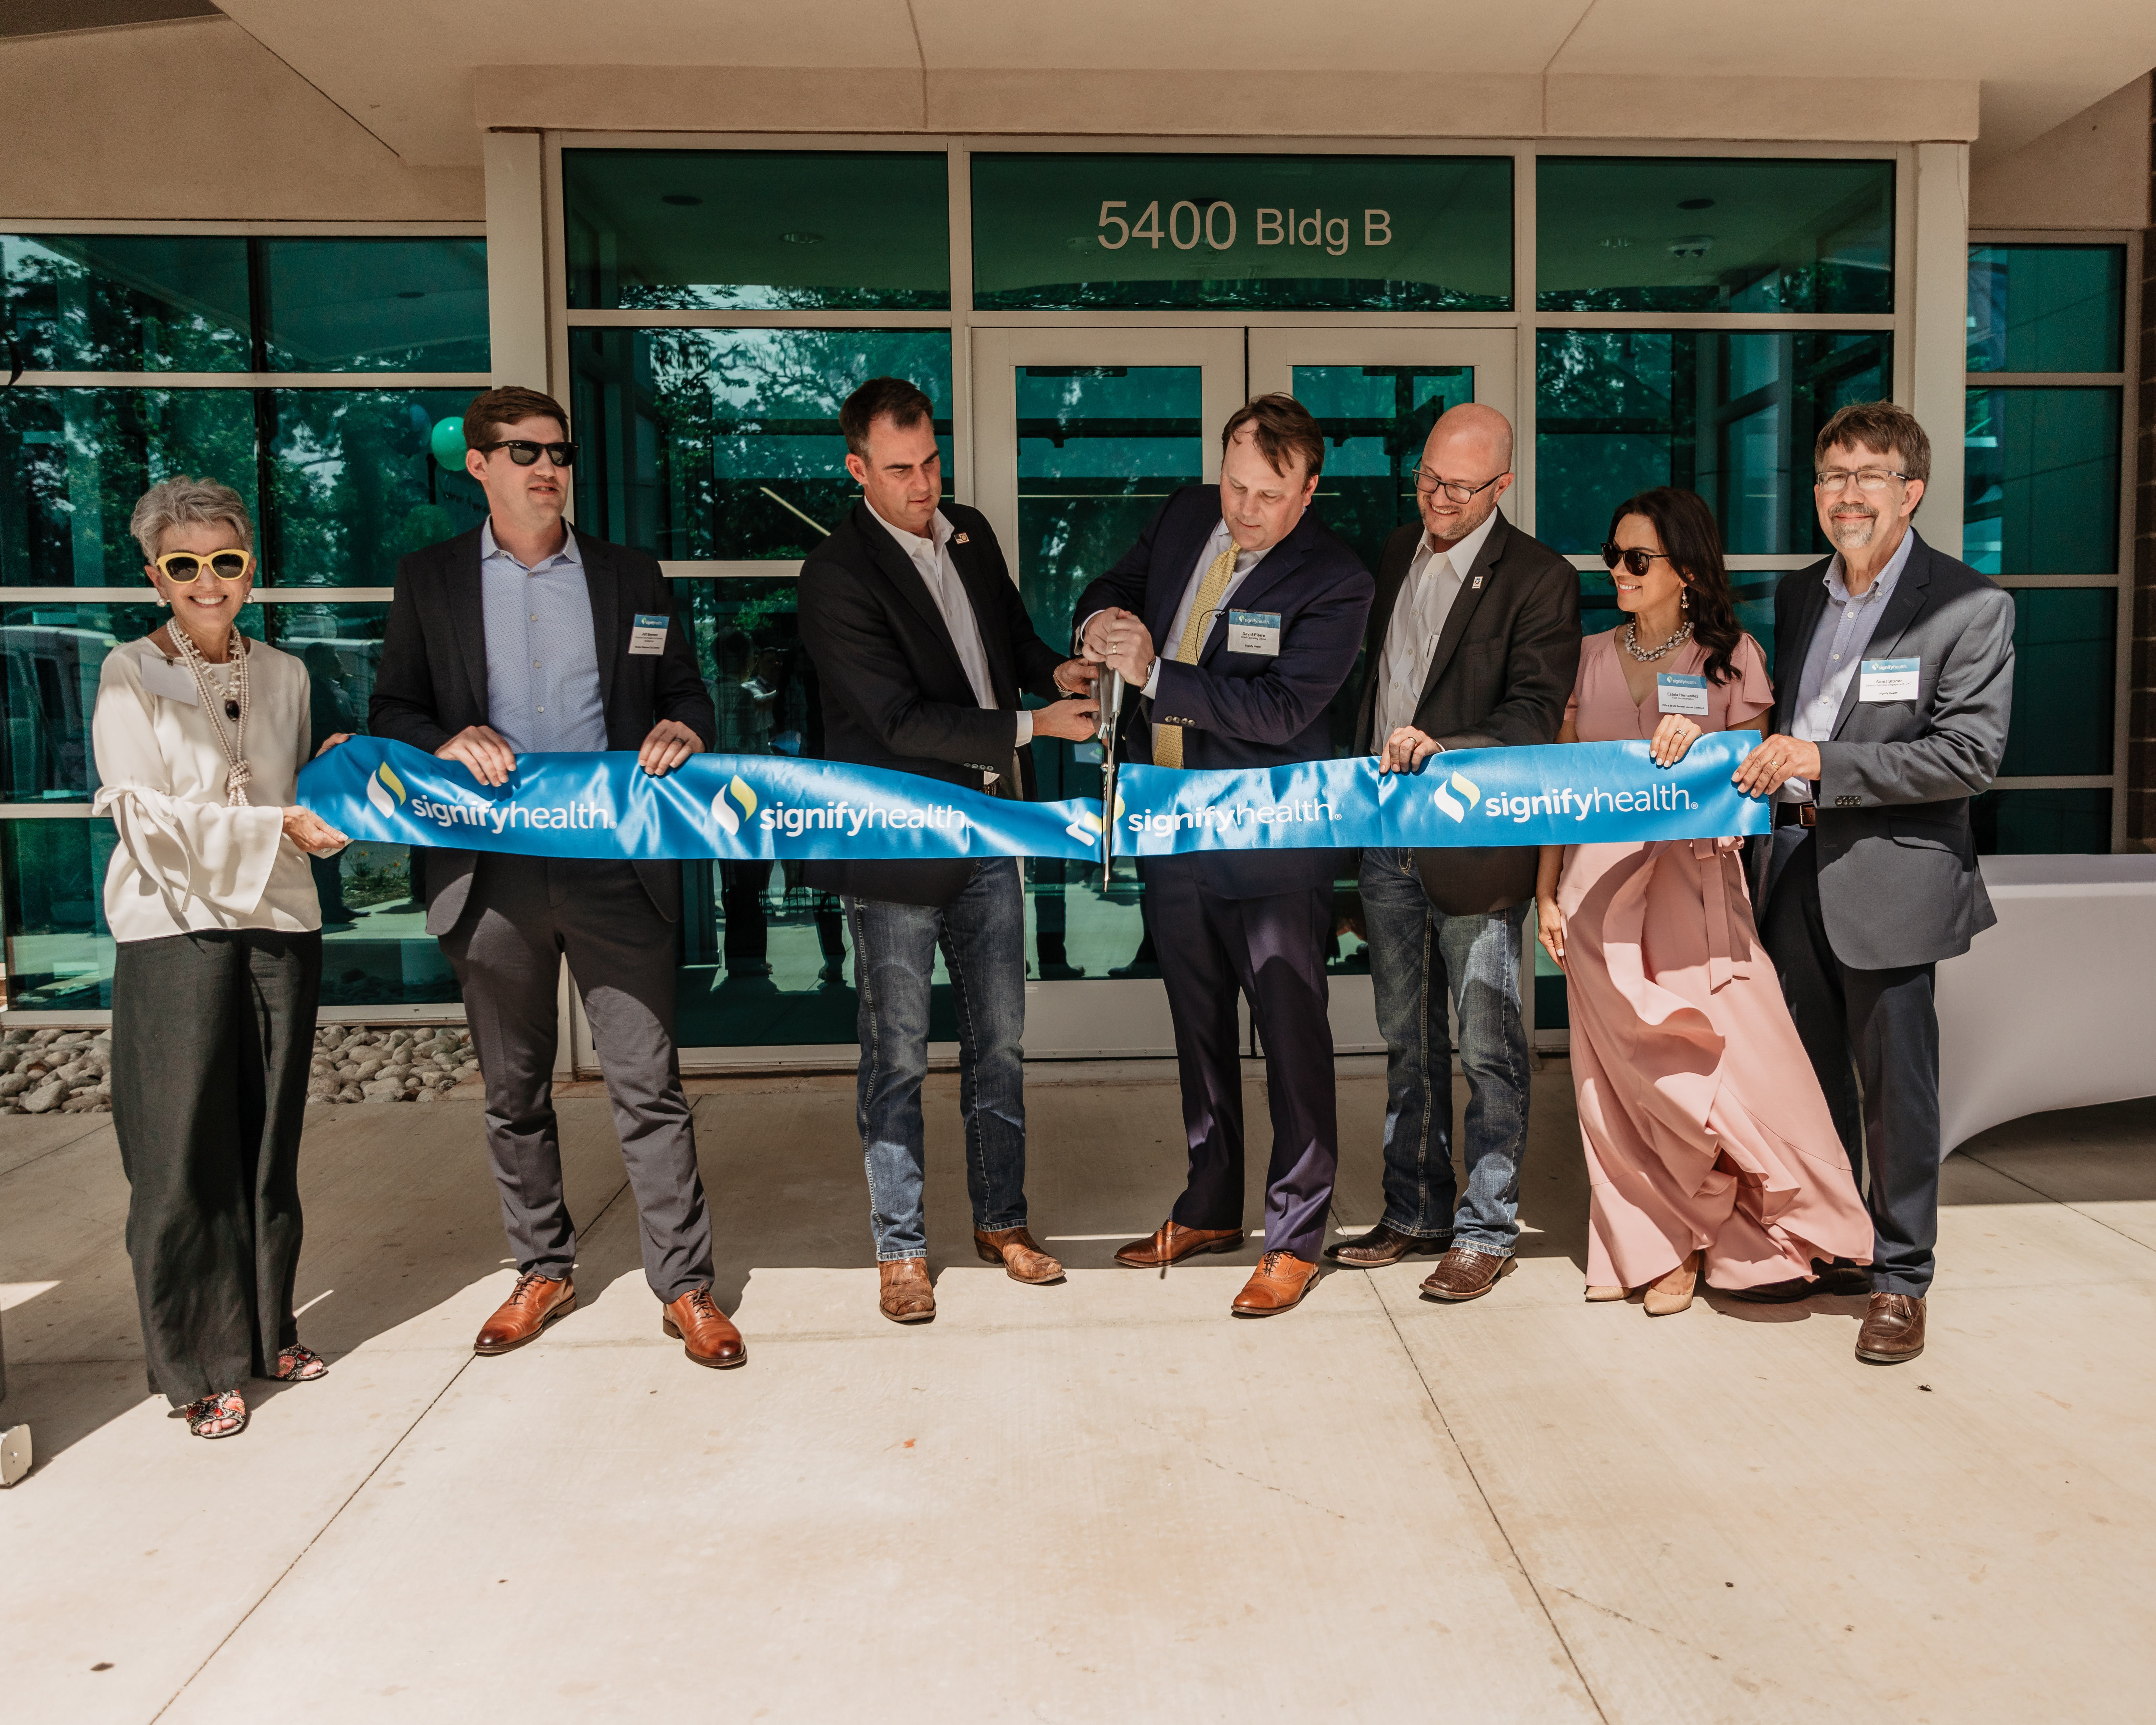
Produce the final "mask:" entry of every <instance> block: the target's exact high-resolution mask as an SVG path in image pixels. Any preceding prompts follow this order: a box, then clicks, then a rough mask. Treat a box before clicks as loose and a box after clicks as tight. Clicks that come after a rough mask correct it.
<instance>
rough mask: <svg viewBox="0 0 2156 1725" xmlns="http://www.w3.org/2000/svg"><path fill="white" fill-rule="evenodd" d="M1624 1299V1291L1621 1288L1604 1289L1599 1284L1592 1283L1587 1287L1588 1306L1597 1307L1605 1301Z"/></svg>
mask: <svg viewBox="0 0 2156 1725" xmlns="http://www.w3.org/2000/svg"><path fill="white" fill-rule="evenodd" d="M1624 1297H1625V1290H1624V1289H1622V1288H1612V1287H1604V1286H1602V1284H1601V1283H1599V1282H1593V1281H1591V1282H1589V1283H1588V1285H1587V1303H1588V1304H1589V1305H1590V1306H1599V1305H1601V1304H1603V1303H1604V1301H1609V1300H1621V1299H1623V1298H1624Z"/></svg>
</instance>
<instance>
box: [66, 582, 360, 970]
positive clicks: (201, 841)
mask: <svg viewBox="0 0 2156 1725" xmlns="http://www.w3.org/2000/svg"><path fill="white" fill-rule="evenodd" d="M174 626H175V627H177V625H174ZM167 663H169V664H170V665H171V666H172V671H176V672H177V673H178V674H179V676H178V677H177V678H176V677H174V676H173V675H172V672H168V671H166V670H165V666H166V665H167ZM146 664H147V665H149V666H150V667H151V675H153V676H155V677H157V680H158V683H159V685H160V686H170V687H172V688H174V689H178V688H180V687H181V686H182V683H181V680H180V679H182V678H183V679H185V682H186V685H192V683H193V677H192V675H189V674H188V673H187V668H186V666H185V665H184V664H182V662H181V661H180V660H170V661H167V660H166V658H165V655H163V654H162V653H160V652H159V651H158V650H157V649H156V648H155V647H153V646H151V644H150V643H149V642H148V641H147V640H146V639H145V640H141V641H128V642H125V643H123V644H121V645H120V646H117V647H115V648H114V649H112V651H111V652H110V653H109V654H107V655H105V669H104V671H103V672H102V674H101V675H100V677H99V679H98V685H97V712H96V716H95V718H93V719H92V720H91V721H90V742H91V745H92V747H94V748H95V751H96V753H97V776H98V778H99V780H100V785H99V788H98V793H97V795H96V797H95V799H94V800H93V801H92V802H91V803H90V808H91V809H92V810H93V811H94V812H95V813H96V814H109V815H110V816H111V817H112V824H113V825H114V826H115V828H116V829H118V831H119V836H120V843H119V845H118V846H117V848H115V850H114V851H113V853H112V862H111V865H110V867H109V868H108V869H106V870H105V922H107V923H108V924H109V925H110V927H111V929H112V937H113V938H114V939H115V940H118V941H149V940H158V939H161V938H162V937H166V936H168V935H174V934H181V933H184V932H189V931H192V930H195V929H203V928H276V929H282V930H284V931H285V932H288V933H297V932H305V931H306V930H310V929H316V928H320V927H321V926H322V911H321V903H320V901H318V900H317V899H316V896H315V880H314V875H312V874H311V872H310V871H309V870H308V867H307V857H306V853H305V851H303V850H300V848H299V846H298V845H295V844H293V843H292V841H291V840H290V839H287V838H286V837H285V834H284V819H285V809H287V808H288V807H290V805H291V804H292V803H296V802H297V801H298V800H299V788H298V779H299V772H300V768H301V767H302V766H304V765H305V762H306V760H307V752H308V748H309V746H310V741H311V740H310V737H309V736H308V730H309V721H308V680H307V668H306V666H305V665H303V664H301V663H300V661H299V660H297V659H295V658H294V657H293V656H292V655H290V654H289V653H280V652H279V651H278V650H277V649H275V647H270V646H265V645H264V644H263V643H261V642H260V641H254V640H250V641H249V643H248V655H247V678H248V714H247V761H248V764H249V766H250V767H252V768H253V769H254V781H253V783H250V784H249V786H248V788H247V794H248V796H249V799H250V801H251V803H252V804H253V806H252V807H249V808H244V809H228V808H227V807H226V806H225V801H224V777H225V773H226V769H227V767H228V762H226V760H225V757H224V750H223V747H221V746H220V745H219V743H218V740H217V734H216V732H214V731H213V730H212V729H211V728H210V719H209V716H208V714H207V713H205V712H204V711H203V710H202V707H201V706H200V705H199V704H198V702H196V701H193V700H180V699H177V698H175V697H174V696H168V695H164V694H159V693H154V692H152V691H151V690H150V689H146V688H145V687H144V686H143V671H144V667H145V665H146ZM161 673H162V675H161ZM209 678H210V687H211V689H212V691H213V693H214V694H215V695H216V696H217V698H218V700H220V701H222V700H223V697H224V696H225V694H226V693H227V692H228V691H229V690H230V689H231V687H232V684H233V680H234V666H232V665H212V666H210V667H209ZM228 728H229V727H228Z"/></svg>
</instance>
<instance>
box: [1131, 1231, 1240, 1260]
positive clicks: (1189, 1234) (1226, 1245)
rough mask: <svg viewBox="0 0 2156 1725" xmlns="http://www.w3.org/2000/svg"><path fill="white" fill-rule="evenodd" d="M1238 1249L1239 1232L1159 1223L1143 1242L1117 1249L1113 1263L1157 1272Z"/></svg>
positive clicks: (1133, 1241) (1135, 1241)
mask: <svg viewBox="0 0 2156 1725" xmlns="http://www.w3.org/2000/svg"><path fill="white" fill-rule="evenodd" d="M1242 1247H1243V1230H1241V1229H1240V1228H1186V1227H1184V1226H1183V1224H1182V1223H1180V1222H1163V1223H1162V1224H1160V1226H1159V1227H1158V1228H1157V1229H1155V1230H1153V1231H1152V1233H1151V1234H1149V1235H1147V1236H1146V1237H1145V1238H1144V1239H1143V1240H1132V1241H1131V1242H1130V1243H1129V1244H1128V1245H1120V1246H1117V1247H1116V1262H1117V1263H1118V1264H1127V1265H1128V1266H1130V1267H1131V1268H1132V1269H1133V1270H1158V1269H1159V1268H1160V1266H1162V1265H1163V1264H1180V1263H1181V1262H1182V1261H1183V1260H1184V1259H1185V1258H1194V1257H1196V1256H1197V1255H1199V1253H1200V1252H1235V1251H1240V1250H1242Z"/></svg>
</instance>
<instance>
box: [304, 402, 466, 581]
mask: <svg viewBox="0 0 2156 1725" xmlns="http://www.w3.org/2000/svg"><path fill="white" fill-rule="evenodd" d="M264 395H265V398H266V402H267V413H268V423H269V439H270V442H269V450H270V454H271V457H272V466H271V469H270V476H271V492H270V496H271V501H272V505H273V511H272V519H271V521H270V522H269V531H268V533H267V534H266V535H265V537H266V539H267V541H268V543H267V545H266V546H265V547H264V564H265V567H267V568H268V570H269V576H270V578H271V579H273V580H274V581H275V583H276V584H277V585H279V586H280V587H282V586H295V587H298V586H338V587H388V586H389V585H390V584H391V583H393V580H394V579H395V577H396V573H397V560H398V558H399V557H403V555H405V553H407V552H413V551H417V550H418V549H419V548H420V547H423V546H427V545H433V544H436V543H438V542H440V541H442V540H444V539H447V538H450V537H453V536H454V535H456V534H458V533H461V532H465V531H469V530H470V529H471V528H473V527H475V526H478V525H479V523H480V519H481V518H482V517H483V516H484V515H485V502H484V501H483V497H482V495H481V493H480V489H479V486H478V485H477V484H476V483H475V481H474V480H472V479H471V478H470V475H466V474H463V473H449V472H444V470H443V469H442V468H441V466H440V465H439V464H438V463H437V462H436V461H435V460H434V458H433V456H432V454H430V453H429V449H428V444H427V439H428V434H429V432H430V431H431V430H432V429H433V428H434V423H435V421H437V420H438V419H441V418H448V417H449V416H451V415H454V414H460V413H463V411H464V408H465V403H467V402H468V401H470V392H469V391H466V390H462V389H431V390H404V389H278V390H270V391H266V392H264Z"/></svg>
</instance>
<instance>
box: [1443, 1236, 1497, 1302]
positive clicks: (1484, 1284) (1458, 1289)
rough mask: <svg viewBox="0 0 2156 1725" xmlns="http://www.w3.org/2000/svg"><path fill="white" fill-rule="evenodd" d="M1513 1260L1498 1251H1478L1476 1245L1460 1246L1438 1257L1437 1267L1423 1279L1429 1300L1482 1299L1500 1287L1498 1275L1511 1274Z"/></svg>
mask: <svg viewBox="0 0 2156 1725" xmlns="http://www.w3.org/2000/svg"><path fill="white" fill-rule="evenodd" d="M1511 1272H1512V1260H1511V1259H1510V1258H1503V1257H1500V1256H1498V1255H1497V1254H1496V1253H1495V1252H1478V1251H1476V1250H1475V1248H1474V1247H1473V1246H1464V1245H1456V1246H1454V1247H1453V1248H1452V1249H1451V1250H1450V1251H1448V1252H1447V1253H1445V1255H1444V1256H1443V1257H1442V1258H1440V1259H1439V1260H1437V1268H1436V1269H1435V1270H1433V1271H1430V1274H1429V1275H1428V1276H1424V1277H1423V1279H1422V1296H1423V1298H1424V1299H1425V1300H1479V1299H1481V1297H1482V1296H1483V1295H1485V1294H1486V1293H1488V1292H1489V1291H1490V1290H1491V1289H1492V1288H1494V1287H1496V1286H1497V1278H1498V1277H1499V1276H1507V1275H1509V1274H1511Z"/></svg>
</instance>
